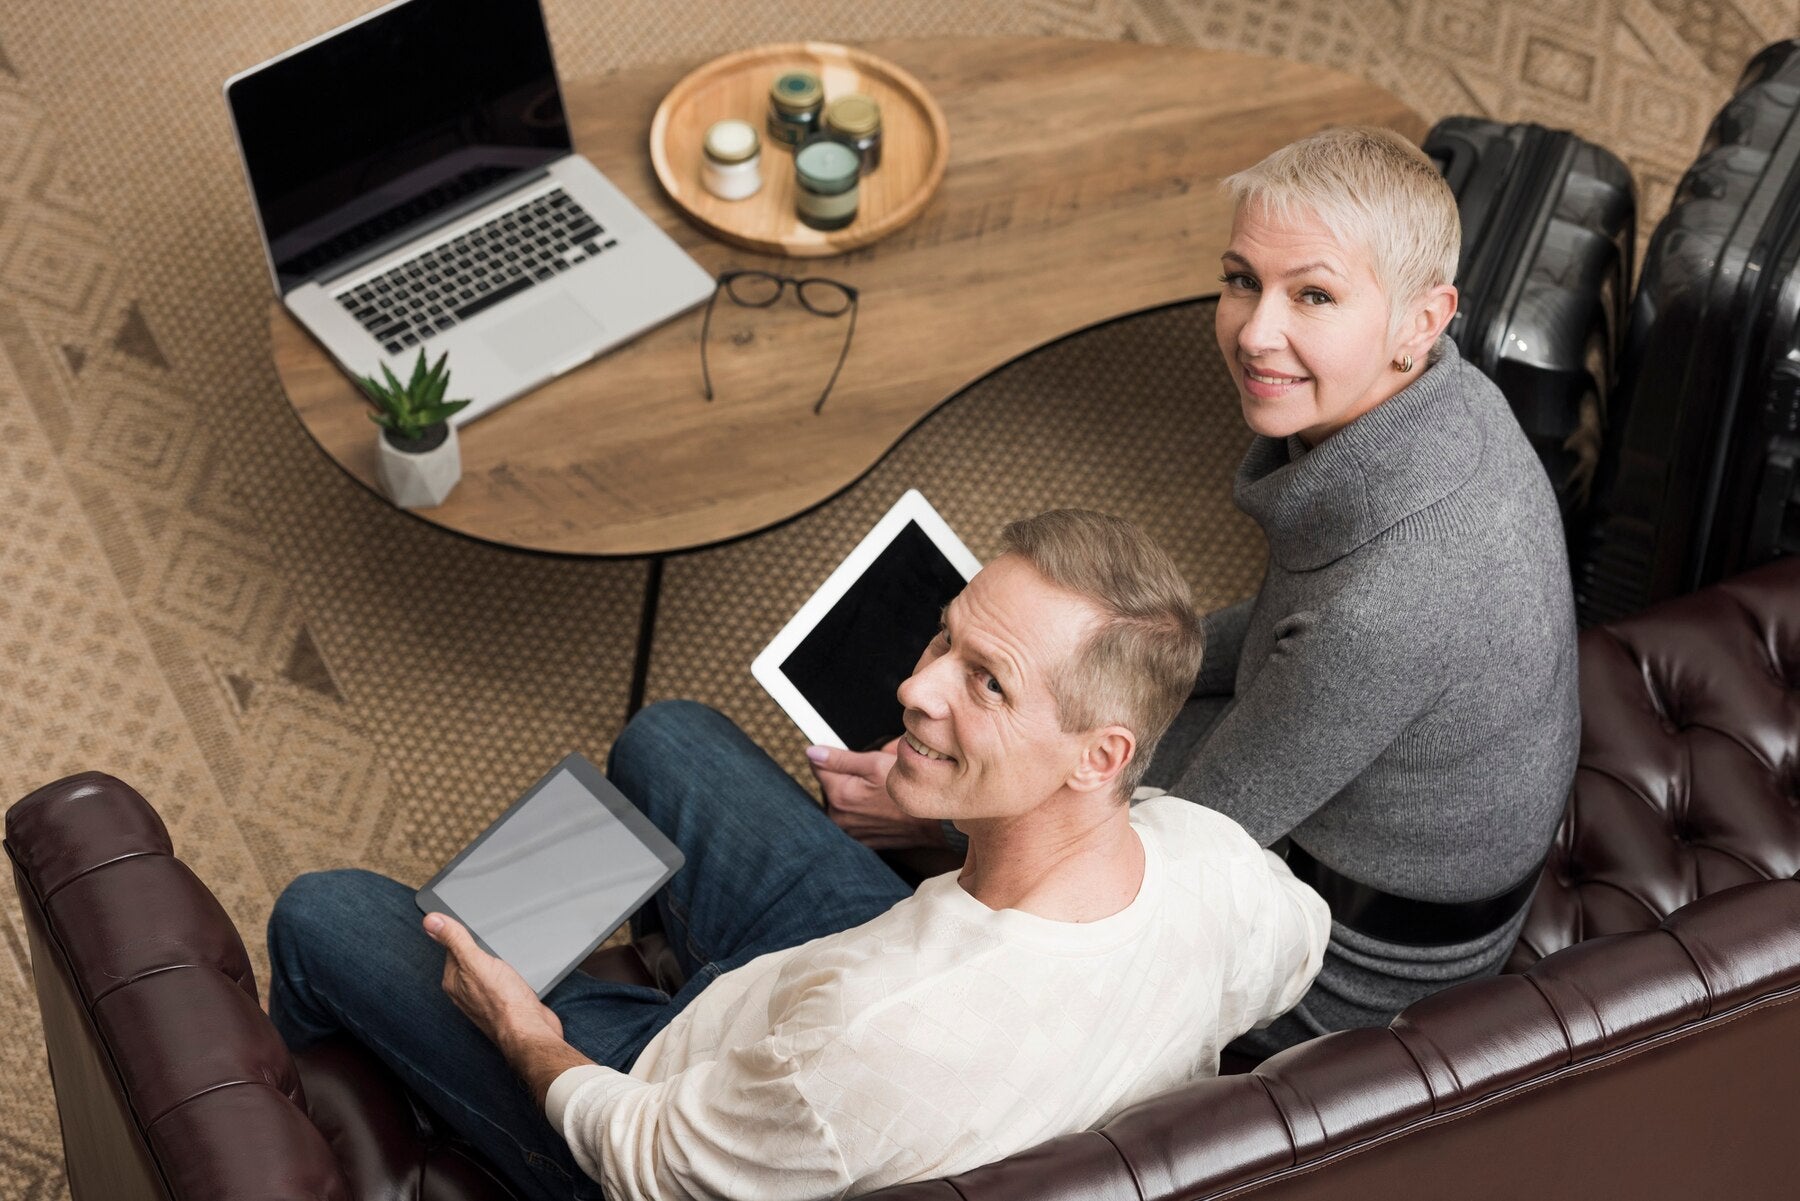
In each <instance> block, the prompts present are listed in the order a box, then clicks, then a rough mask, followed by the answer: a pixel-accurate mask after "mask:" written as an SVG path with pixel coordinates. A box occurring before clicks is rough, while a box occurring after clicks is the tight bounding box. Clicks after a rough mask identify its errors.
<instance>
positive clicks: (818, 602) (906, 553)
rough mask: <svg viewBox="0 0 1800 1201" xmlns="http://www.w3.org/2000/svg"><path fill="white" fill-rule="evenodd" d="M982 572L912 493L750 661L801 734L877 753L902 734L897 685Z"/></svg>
mask: <svg viewBox="0 0 1800 1201" xmlns="http://www.w3.org/2000/svg"><path fill="white" fill-rule="evenodd" d="M980 570H981V563H980V562H979V561H978V560H977V559H976V558H975V556H974V555H972V554H970V553H969V548H968V547H966V546H964V545H963V544H962V539H960V538H958V537H957V536H956V535H955V534H954V533H952V532H951V530H950V527H949V526H948V525H945V524H944V519H943V518H942V517H939V516H938V514H937V510H936V509H933V508H932V507H931V505H930V503H929V502H927V501H926V499H925V498H924V497H923V496H921V495H920V494H919V493H918V492H917V491H914V490H910V489H909V490H908V491H907V493H906V495H904V496H902V497H901V498H900V499H899V500H898V501H897V502H895V504H894V507H893V508H891V509H889V510H888V511H887V516H885V517H883V518H882V519H881V520H880V521H879V522H877V523H876V525H875V528H874V529H872V530H870V531H869V535H868V537H866V538H864V539H863V540H862V541H861V542H860V543H858V544H857V547H856V549H855V550H853V551H851V552H850V557H849V558H847V559H845V560H844V561H843V563H841V564H839V565H838V569H837V570H836V571H834V572H832V573H831V576H830V578H828V579H827V580H826V581H825V583H824V584H822V585H821V586H820V587H819V590H818V591H817V592H815V593H813V594H812V599H810V600H808V601H807V602H806V603H805V604H804V605H802V606H801V607H800V612H798V613H796V614H795V615H794V619H793V620H792V621H790V622H788V623H787V626H786V627H785V628H784V629H783V630H782V631H781V633H779V634H777V635H776V636H775V640H774V641H773V642H771V643H769V645H768V646H767V647H766V648H764V650H763V652H762V654H760V655H758V656H757V657H756V661H755V662H754V663H752V664H751V665H750V671H751V674H752V675H754V676H755V677H756V679H757V682H758V683H760V684H761V685H762V686H763V687H764V688H766V689H768V692H769V695H770V696H772V697H774V698H775V700H776V702H777V703H778V704H780V705H781V707H782V709H783V710H785V711H786V713H787V715H788V716H789V717H791V718H793V719H794V724H795V725H797V726H799V727H800V730H801V732H802V733H804V734H805V735H806V736H807V737H808V738H810V739H811V740H812V741H813V742H814V743H817V744H819V745H821V746H835V747H840V748H844V749H848V750H858V751H865V750H873V749H875V748H877V747H879V746H880V745H881V744H882V743H884V742H886V741H888V740H889V739H890V738H893V737H895V736H897V735H898V734H899V733H900V731H901V725H900V717H901V706H900V701H899V699H898V698H897V697H896V696H895V691H896V690H897V689H898V688H899V687H900V683H901V681H902V680H905V679H906V677H908V676H910V675H911V674H912V672H913V668H914V667H916V666H917V665H918V662H919V655H920V653H921V652H923V651H924V649H925V644H926V643H928V642H930V641H931V640H932V638H934V637H935V636H936V635H937V630H938V621H939V619H940V617H941V616H942V614H943V609H944V606H945V605H947V604H949V603H950V602H951V601H952V600H953V599H955V597H956V594H957V593H959V592H961V591H962V590H963V585H965V584H967V583H968V582H969V581H970V580H971V579H973V578H974V576H975V573H976V572H977V571H980Z"/></svg>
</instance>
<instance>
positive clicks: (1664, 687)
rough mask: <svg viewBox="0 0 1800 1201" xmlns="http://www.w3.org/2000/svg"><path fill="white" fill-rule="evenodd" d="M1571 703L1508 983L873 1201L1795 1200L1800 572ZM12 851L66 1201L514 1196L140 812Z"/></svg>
mask: <svg viewBox="0 0 1800 1201" xmlns="http://www.w3.org/2000/svg"><path fill="white" fill-rule="evenodd" d="M1581 674H1582V680H1581V696H1582V710H1583V736H1582V753H1581V767H1580V773H1579V775H1578V777H1577V780H1576V784H1575V788H1574V792H1573V795H1572V796H1571V798H1570V801H1569V809H1568V814H1567V817H1566V819H1565V821H1564V823H1563V826H1562V830H1561V832H1560V834H1559V836H1558V839H1557V843H1556V846H1555V849H1554V850H1553V852H1552V854H1551V856H1550V859H1549V862H1548V864H1547V865H1546V867H1545V869H1544V874H1543V878H1542V880H1541V881H1540V883H1539V886H1538V891H1537V894H1536V898H1535V900H1534V901H1533V908H1532V913H1531V916H1530V919H1529V921H1528V923H1527V925H1526V927H1525V932H1524V935H1523V936H1522V938H1521V940H1520V943H1519V946H1518V949H1517V951H1516V952H1515V954H1514V956H1513V958H1512V962H1511V964H1510V968H1511V971H1510V972H1509V973H1508V974H1505V975H1502V976H1499V977H1496V978H1494V979H1490V980H1482V981H1477V982H1474V983H1471V984H1465V985H1462V986H1459V987H1456V988H1452V989H1449V990H1447V991H1445V992H1443V993H1440V994H1439V995H1437V996H1435V997H1432V998H1430V999H1428V1000H1426V1001H1423V1002H1421V1003H1419V1004H1417V1005H1414V1006H1413V1007H1411V1008H1410V1009H1408V1010H1407V1011H1406V1012H1405V1013H1403V1014H1401V1015H1400V1017H1399V1018H1397V1019H1396V1020H1395V1021H1394V1023H1393V1024H1392V1026H1391V1027H1390V1028H1388V1029H1384V1030H1382V1029H1371V1030H1354V1031H1346V1032H1344V1033H1340V1034H1335V1035H1331V1036H1329V1037H1326V1038H1320V1039H1315V1040H1313V1041H1312V1042H1310V1043H1307V1044H1305V1045H1303V1046H1299V1047H1295V1048H1293V1049H1291V1050H1289V1051H1286V1052H1284V1053H1282V1054H1281V1055H1278V1056H1276V1057H1274V1058H1273V1059H1271V1060H1269V1061H1267V1062H1265V1063H1264V1064H1262V1065H1261V1066H1260V1067H1258V1068H1256V1069H1255V1070H1254V1071H1252V1072H1250V1073H1248V1074H1244V1075H1233V1076H1223V1077H1219V1078H1217V1079H1208V1080H1201V1081H1195V1082H1194V1083H1192V1084H1189V1085H1187V1086H1185V1087H1183V1088H1180V1089H1177V1090H1174V1091H1172V1092H1169V1093H1166V1094H1164V1095H1162V1096H1160V1097H1157V1098H1155V1099H1154V1100H1152V1101H1149V1102H1146V1103H1144V1104H1142V1105H1139V1106H1136V1107H1135V1108H1133V1109H1131V1110H1128V1111H1127V1112H1125V1113H1123V1114H1120V1115H1119V1116H1118V1117H1116V1118H1114V1119H1113V1120H1112V1121H1110V1122H1108V1123H1107V1124H1106V1125H1105V1126H1104V1127H1103V1128H1101V1129H1098V1130H1092V1131H1085V1132H1082V1133H1078V1134H1071V1135H1068V1136H1066V1137H1063V1138H1059V1139H1056V1140H1054V1141H1052V1142H1049V1143H1047V1144H1044V1145H1043V1146H1040V1147H1037V1148H1034V1149H1032V1150H1029V1151H1026V1152H1023V1153H1021V1154H1019V1155H1015V1156H1013V1157H1011V1158H1010V1159H1007V1160H1004V1161H1002V1162H1000V1163H996V1164H993V1165H990V1166H988V1167H985V1168H981V1169H978V1170H976V1171H973V1172H969V1173H966V1174H964V1175H962V1176H958V1177H955V1178H954V1179H950V1180H938V1181H931V1182H928V1183H923V1184H916V1185H908V1186H903V1187H900V1188H895V1189H890V1190H887V1191H885V1192H884V1193H882V1194H880V1196H882V1197H883V1198H886V1199H889V1201H902V1199H905V1201H934V1199H935V1201H956V1199H958V1198H961V1199H962V1201H990V1199H992V1201H1001V1199H1009V1201H1010V1199H1012V1198H1076V1197H1081V1198H1093V1199H1096V1201H1114V1199H1117V1201H1137V1199H1139V1198H1143V1199H1153V1198H1154V1199H1161V1198H1171V1199H1172V1198H1182V1199H1184V1201H1186V1199H1192V1201H1199V1199H1202V1198H1213V1197H1237V1196H1244V1195H1249V1194H1254V1195H1255V1196H1256V1197H1258V1198H1259V1199H1266V1201H1277V1199H1279V1201H1291V1199H1295V1201H1297V1199H1300V1198H1308V1199H1310V1198H1318V1199H1321V1201H1323V1199H1326V1198H1330V1199H1331V1201H1345V1199H1347V1198H1376V1197H1379V1198H1383V1199H1384V1201H1386V1199H1404V1198H1432V1199H1434V1201H1435V1199H1438V1198H1458V1199H1459V1201H1475V1199H1481V1198H1495V1199H1499V1198H1506V1199H1507V1201H1512V1199H1515V1198H1534V1199H1539V1198H1582V1199H1583V1201H1587V1199H1588V1198H1592V1197H1630V1198H1634V1199H1636V1201H1655V1199H1660V1198H1670V1199H1674V1198H1679V1199H1680V1201H1693V1199H1694V1198H1730V1199H1732V1201H1741V1199H1745V1198H1757V1197H1793V1196H1794V1195H1796V1192H1797V1191H1800V1184H1797V1183H1796V1170H1795V1166H1794V1165H1795V1164H1796V1162H1800V1161H1797V1160H1796V1159H1795V1155H1794V1149H1793V1138H1794V1136H1793V1133H1792V1126H1793V1116H1794V1114H1795V1113H1797V1112H1800V881H1797V880H1795V879H1794V875H1795V873H1796V871H1797V870H1800V697H1797V696H1796V691H1795V689H1796V686H1797V685H1800V562H1784V563H1778V564H1775V565H1773V566H1771V567H1768V568H1765V569H1762V570H1760V571H1757V572H1754V573H1751V574H1749V575H1745V576H1742V577H1739V578H1738V579H1736V580H1734V581H1730V582H1728V583H1725V584H1723V585H1719V586H1716V587H1713V588H1710V589H1708V590H1706V591H1704V592H1701V593H1698V594H1695V595H1694V596H1691V597H1686V598H1683V599H1681V600H1679V601H1676V602H1673V603H1671V604H1667V605H1664V606H1662V607H1660V608H1657V609H1654V610H1652V611H1650V612H1648V613H1645V614H1642V615H1640V616H1638V617H1635V618H1632V619H1629V620H1627V621H1624V622H1621V623H1619V624H1617V625H1615V626H1611V627H1606V628H1600V629H1593V630H1589V631H1587V632H1586V633H1585V634H1584V635H1583V636H1582V644H1581ZM6 848H7V852H8V854H9V855H10V856H11V857H12V860H13V866H14V877H15V880H16V882H17V884H18V889H19V897H20V901H21V903H22V905H23V906H24V910H25V917H26V927H27V929H28V931H29V936H30V942H31V953H32V962H33V966H34V971H35V973H36V980H37V989H38V995H39V1000H40V1003H41V1004H42V1007H43V1016H44V1029H45V1040H46V1042H47V1044H48V1050H49V1055H50V1064H51V1072H52V1075H53V1077H54V1081H55V1086H56V1095H57V1104H58V1106H59V1108H60V1111H61V1115H62V1127H63V1142H64V1147H65V1152H66V1156H67V1163H68V1172H69V1179H70V1184H71V1188H72V1191H73V1194H74V1197H75V1198H76V1201H137V1199H139V1198H155V1199H167V1198H174V1199H177V1201H202V1199H204V1201H227V1199H232V1198H258V1199H271V1201H272V1199H278V1198H296V1199H298V1198H307V1199H309V1201H311V1199H318V1198H344V1199H349V1198H358V1199H363V1198H371V1199H372V1198H384V1199H392V1201H402V1199H413V1198H429V1199H431V1201H446V1199H458V1201H462V1199H469V1201H473V1199H476V1198H481V1199H492V1198H503V1197H507V1196H509V1194H508V1193H507V1191H506V1190H505V1188H504V1187H503V1185H501V1184H500V1183H499V1182H498V1181H497V1180H496V1179H495V1178H494V1177H493V1176H492V1175H491V1174H490V1173H489V1172H488V1171H487V1170H486V1169H485V1168H484V1167H483V1166H482V1165H481V1164H479V1163H478V1162H476V1161H475V1160H474V1159H473V1158H471V1157H470V1156H469V1155H468V1154H466V1153H464V1152H463V1151H462V1150H460V1149H459V1148H458V1146H457V1145H456V1143H455V1142H454V1141H453V1140H451V1139H449V1138H447V1137H446V1136H445V1135H443V1134H442V1133H441V1128H440V1126H439V1124H438V1123H437V1122H436V1121H435V1120H434V1119H433V1118H432V1117H431V1115H430V1114H428V1113H425V1112H423V1111H422V1110H421V1109H420V1108H419V1106H418V1105H417V1104H416V1103H415V1102H414V1101H413V1100H412V1099H410V1098H409V1097H408V1096H407V1095H406V1093H405V1092H404V1090H403V1089H402V1088H401V1087H400V1086H399V1084H398V1083H397V1082H396V1081H395V1080H394V1078H393V1077H392V1076H390V1075H389V1074H388V1073H387V1072H386V1071H385V1070H384V1069H383V1068H381V1066H380V1065H379V1064H377V1063H376V1062H375V1061H374V1060H373V1059H371V1058H370V1057H369V1056H367V1055H365V1054H364V1053H362V1052H361V1051H360V1050H359V1049H358V1048H357V1047H355V1046H354V1045H353V1044H350V1043H347V1042H342V1043H336V1044H333V1045H330V1046H327V1047H324V1048H322V1049H320V1050H318V1051H315V1052H309V1053H307V1054H303V1055H300V1056H297V1057H290V1056H289V1054H288V1052H287V1051H286V1049H285V1048H284V1047H283V1046H282V1044H281V1042H280V1040H279V1039H278V1038H277V1037H276V1035H275V1031H274V1029H273V1028H272V1027H271V1026H270V1025H269V1023H268V1022H267V1020H266V1019H265V1018H264V1016H263V1014H262V1012H261V1010H260V1009H259V1007H258V1005H257V1002H256V984H255V982H254V981H253V980H252V979H251V973H250V965H249V961H248V959H247V958H246V956H245V953H244V949H243V945H242V943H241V942H240V941H239V939H238V935H237V932H236V931H235V930H234V929H233V928H232V926H231V923H230V922H229V921H228V920H227V918H226V916H225V914H224V912H223V911H222V910H221V909H220V907H219V905H218V903H217V901H215V900H214V899H213V897H212V894H211V893H209V892H208V891H207V889H206V888H205V886H204V885H202V884H201V883H200V881H199V880H198V879H197V878H196V877H195V876H194V874H193V873H192V872H191V871H189V870H188V868H187V867H186V866H185V865H184V864H182V863H181V861H180V860H178V859H176V858H175V857H174V856H173V853H172V851H171V848H170V845H169V839H168V835H167V832H166V831H165V830H164V828H163V825H162V822H161V821H160V820H159V819H158V818H157V816H156V814H155V813H154V812H153V811H152V810H151V809H150V807H149V806H148V805H147V804H145V803H144V801H143V800H142V798H140V797H139V796H138V795H137V794H136V793H135V792H133V791H132V790H131V789H130V788H129V787H128V786H127V785H125V784H123V783H121V782H119V781H117V780H114V779H112V778H111V777H108V776H103V775H98V774H88V775H82V776H75V777H72V778H70V779H67V780H62V781H59V782H57V783H55V784H51V785H49V786H47V787H45V788H42V789H39V790H38V791H37V792H34V793H33V794H31V795H30V796H28V797H26V798H25V799H24V800H22V801H20V802H19V803H18V804H17V805H15V806H13V808H12V810H11V811H10V812H9V813H8V814H7V818H6ZM593 968H594V970H597V971H605V972H609V973H623V974H629V975H633V976H636V977H637V978H640V979H642V978H644V972H645V967H644V965H643V963H641V962H639V961H638V960H637V959H636V957H635V956H634V954H633V953H632V951H631V950H630V949H621V950H616V951H613V952H609V953H604V954H603V955H602V956H601V957H600V958H599V960H598V961H597V962H595V963H594V964H593Z"/></svg>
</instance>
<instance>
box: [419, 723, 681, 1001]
mask: <svg viewBox="0 0 1800 1201" xmlns="http://www.w3.org/2000/svg"><path fill="white" fill-rule="evenodd" d="M682 862H683V860H682V855H681V851H680V850H679V849H677V848H676V846H675V844H674V843H672V842H670V841H669V840H668V839H667V838H665V837H664V836H663V833H662V831H661V830H658V829H657V828H656V827H655V826H653V825H651V824H650V819H649V818H647V817H645V816H644V815H643V814H642V813H640V812H639V811H638V809H637V807H636V806H635V805H633V804H632V803H631V802H630V801H628V800H626V799H625V797H624V794H622V793H621V792H620V791H619V790H618V789H617V788H614V787H613V786H612V782H611V781H610V780H608V779H607V778H606V777H605V776H604V775H602V774H601V773H600V769H599V768H597V767H595V766H594V765H593V764H592V763H590V762H588V761H587V760H586V759H585V758H583V757H582V756H581V755H578V754H571V755H570V756H569V757H568V758H567V759H564V760H563V761H562V762H561V763H558V764H557V765H556V766H555V767H554V768H552V769H551V771H550V774H548V775H546V776H545V777H544V778H543V779H541V780H539V781H538V782H537V783H536V784H534V785H532V786H531V790H530V791H529V792H527V793H526V794H525V795H524V796H522V797H520V798H519V799H518V800H517V801H515V802H514V803H513V806H512V808H510V809H508V810H507V811H506V812H505V813H502V814H501V815H500V816H499V817H498V818H497V819H496V820H495V821H494V824H493V825H491V826H489V827H488V828H487V829H486V830H483V831H482V832H481V835H480V837H478V838H476V839H475V841H474V842H472V843H470V844H469V845H468V846H467V847H466V848H464V850H463V852H462V853H461V854H460V855H458V856H457V857H456V858H454V859H452V860H451V861H450V862H449V864H447V865H446V866H445V868H444V870H443V871H441V872H439V873H438V874H437V875H435V876H433V877H432V879H431V882H430V883H429V884H427V885H425V887H424V888H421V889H420V890H419V892H418V895H417V897H416V898H415V899H416V900H417V901H418V904H419V908H420V910H421V911H423V912H425V913H446V914H449V915H450V916H451V917H453V918H455V919H456V920H457V921H459V922H461V923H462V924H463V925H465V926H467V927H468V928H469V933H471V934H473V935H474V936H475V941H476V942H478V943H480V944H481V945H482V947H483V948H485V949H486V950H487V951H488V953H490V954H492V955H496V956H498V957H499V958H501V959H504V960H506V962H508V963H510V964H512V966H513V967H514V968H516V969H518V972H519V974H520V975H521V976H523V977H525V979H526V981H527V982H528V983H529V984H530V985H531V987H533V988H535V989H536V990H537V994H538V996H539V997H542V996H544V995H545V994H546V993H548V992H549V991H550V990H551V989H553V988H555V987H556V986H557V985H558V984H560V983H561V982H562V979H563V977H565V976H567V975H568V974H569V973H570V972H572V971H574V970H575V969H576V968H577V967H578V966H580V964H581V961H582V960H584V959H586V958H587V957H588V956H589V955H591V954H593V951H594V948H595V947H597V946H599V945H600V944H601V943H602V942H604V941H606V938H607V936H608V935H610V934H611V933H612V932H613V931H615V930H617V929H618V928H619V927H620V926H621V925H622V924H624V922H625V919H626V918H628V917H630V916H631V915H632V914H633V913H634V912H636V911H637V908H638V906H640V905H642V904H643V903H644V902H645V901H647V900H649V899H650V896H651V894H653V893H654V892H655V891H656V890H657V889H659V888H661V887H662V886H663V885H664V884H665V883H667V882H668V879H669V877H670V876H673V875H674V874H675V872H676V870H677V869H678V868H680V867H681V864H682Z"/></svg>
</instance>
